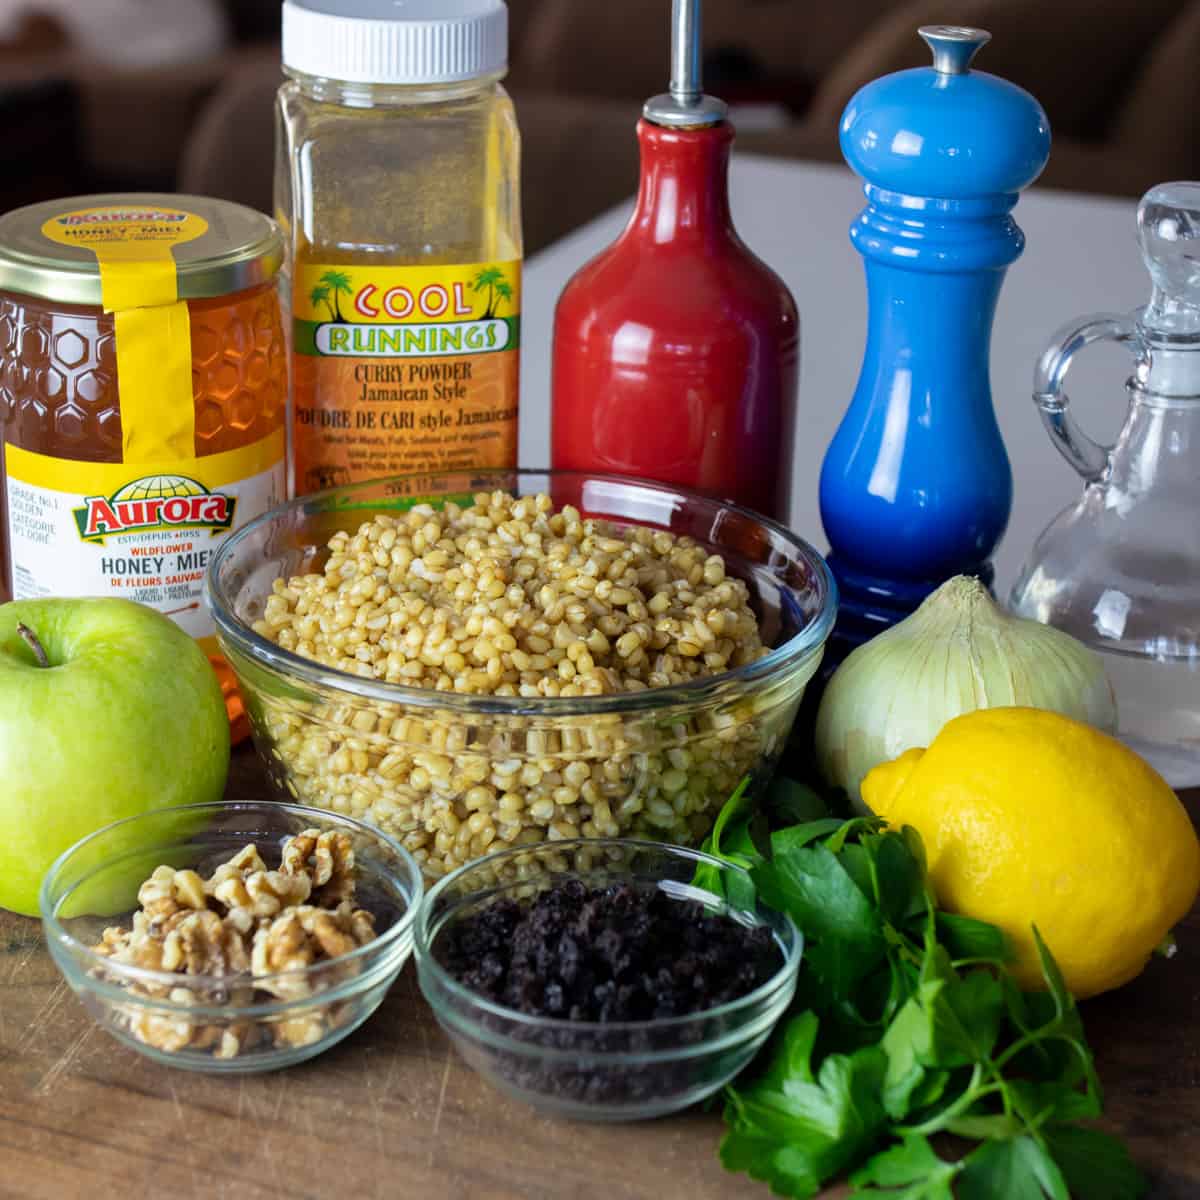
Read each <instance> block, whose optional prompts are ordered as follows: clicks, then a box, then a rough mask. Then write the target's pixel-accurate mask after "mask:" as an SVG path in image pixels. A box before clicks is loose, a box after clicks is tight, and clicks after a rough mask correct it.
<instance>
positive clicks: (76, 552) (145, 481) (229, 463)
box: [5, 430, 285, 638]
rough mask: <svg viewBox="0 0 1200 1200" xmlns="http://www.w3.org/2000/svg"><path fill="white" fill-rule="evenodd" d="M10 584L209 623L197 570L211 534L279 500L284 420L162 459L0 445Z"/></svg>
mask: <svg viewBox="0 0 1200 1200" xmlns="http://www.w3.org/2000/svg"><path fill="white" fill-rule="evenodd" d="M5 459H6V465H7V484H6V486H7V500H8V530H7V534H8V538H9V546H10V549H11V551H12V563H13V593H14V598H15V599H17V600H24V599H30V598H34V597H38V596H123V597H125V598H126V599H128V600H136V601H138V602H139V603H141V604H148V605H150V606H151V607H153V608H157V609H158V610H159V611H160V612H163V613H166V614H167V615H168V616H170V617H172V618H173V619H174V620H175V621H176V623H177V624H179V625H180V626H182V628H183V629H185V630H186V631H187V632H188V633H190V634H191V635H192V636H193V637H195V638H206V637H208V636H210V635H211V634H212V632H213V625H212V620H211V618H210V617H209V615H208V612H207V610H206V608H205V606H204V601H203V587H204V574H205V571H206V570H207V568H208V564H209V561H210V560H211V558H212V556H213V554H214V553H215V551H216V549H217V547H218V546H220V544H221V542H222V540H223V539H224V538H226V537H228V536H229V534H230V533H231V532H232V531H233V530H234V529H236V528H238V527H240V526H241V525H244V524H245V523H246V522H247V521H249V520H251V519H252V518H254V517H256V516H258V515H259V513H262V512H265V511H266V510H267V509H269V508H273V507H274V506H275V505H277V504H280V503H282V502H283V500H284V489H285V478H284V474H285V472H284V434H283V430H279V431H278V432H277V433H275V434H273V435H272V436H270V437H267V438H264V439H262V440H261V441H259V442H255V443H253V444H252V445H249V446H245V447H243V448H241V449H240V450H230V451H228V452H227V453H224V454H211V455H208V456H206V457H204V458H190V459H175V458H172V459H170V460H169V461H166V462H161V463H153V462H151V463H144V464H142V465H138V466H134V465H131V464H128V463H88V462H77V461H74V460H68V459H61V458H52V457H50V456H48V455H44V454H34V453H32V452H30V451H28V450H22V449H21V448H20V447H18V446H13V445H11V444H9V445H7V446H6V447H5Z"/></svg>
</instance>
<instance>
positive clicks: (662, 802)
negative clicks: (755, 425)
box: [207, 471, 837, 879]
mask: <svg viewBox="0 0 1200 1200" xmlns="http://www.w3.org/2000/svg"><path fill="white" fill-rule="evenodd" d="M207 595H208V600H209V604H210V607H211V609H212V614H213V618H214V621H215V623H216V627H217V638H218V641H219V642H220V645H221V649H222V652H223V653H224V655H225V657H226V658H227V659H228V661H229V663H230V664H231V665H232V667H233V669H234V671H235V672H236V674H237V678H238V683H239V686H240V688H241V693H242V695H243V696H244V697H245V699H246V705H247V710H248V712H249V716H250V720H251V723H252V726H253V731H254V739H255V743H256V745H257V746H258V749H259V751H260V753H261V754H262V756H263V759H264V761H265V762H266V764H267V767H268V770H269V772H270V774H271V777H272V779H273V781H274V783H275V785H276V787H277V788H278V790H279V792H280V794H281V796H282V797H283V798H284V799H286V800H291V801H295V802H297V803H300V804H307V805H311V806H313V807H315V808H322V809H326V810H328V811H330V812H335V813H341V814H344V815H347V816H352V817H356V818H358V819H360V820H363V821H367V822H369V823H370V824H372V825H375V826H377V827H378V828H380V829H382V830H383V831H384V832H386V833H388V834H390V835H391V836H392V837H394V838H395V839H396V841H398V842H399V843H400V844H401V845H402V846H403V847H404V848H405V849H406V850H408V851H409V852H410V853H411V854H412V855H413V857H414V858H415V859H416V860H417V861H418V862H419V863H420V864H421V869H422V871H423V872H424V873H425V876H426V878H427V879H438V878H441V877H443V876H445V875H447V874H448V873H450V872H451V871H454V870H457V869H458V868H459V867H460V866H462V865H463V864H464V863H467V862H471V861H473V860H474V859H477V858H480V857H482V856H483V855H485V854H490V853H493V852H495V851H498V850H502V849H507V848H510V847H519V846H530V845H537V844H540V843H542V842H555V841H562V840H573V839H575V838H579V837H589V838H612V837H637V838H643V839H648V840H654V841H666V842H672V843H676V844H684V845H688V844H691V845H697V844H699V843H700V841H701V840H702V839H703V838H704V837H705V835H706V834H707V833H708V832H709V830H710V828H711V827H712V823H713V821H714V819H715V818H716V815H717V813H718V812H719V811H720V808H721V806H722V805H723V804H724V803H725V801H726V800H727V799H728V798H729V796H730V794H731V793H732V792H733V790H734V789H735V788H736V787H737V786H738V785H739V783H740V782H741V781H742V779H743V778H745V777H746V776H749V777H750V791H751V795H757V794H758V792H759V791H760V789H761V788H763V787H764V786H765V785H766V783H767V781H768V780H769V779H770V776H771V772H772V771H773V769H774V767H775V764H776V762H777V761H778V758H779V756H780V753H781V751H782V750H783V747H784V744H785V742H786V740H787V737H788V732H789V730H790V729H791V726H792V722H793V720H794V718H795V716H796V711H797V708H798V706H799V704H800V701H801V699H802V697H803V695H804V690H805V687H806V685H807V684H808V682H809V680H810V679H812V677H813V676H814V674H815V673H816V671H817V669H818V667H819V665H820V662H821V656H822V652H823V648H824V643H825V640H826V638H827V637H828V636H829V633H830V629H831V627H832V625H833V618H834V614H835V612H836V609H837V593H836V587H835V585H834V582H833V578H832V576H831V574H830V572H829V568H828V567H827V566H826V564H825V562H824V560H823V559H822V558H821V556H820V555H819V554H818V553H817V552H816V551H815V550H814V549H813V548H812V547H811V546H809V545H808V544H807V543H806V542H804V541H802V540H801V539H800V538H798V537H796V536H795V535H794V534H792V533H790V532H789V531H788V530H786V529H784V528H783V527H782V526H779V525H776V524H774V523H773V522H771V521H769V520H767V519H766V518H765V517H760V516H758V515H757V514H755V513H752V512H749V511H747V510H745V509H741V508H737V507H736V506H734V505H731V504H726V503H723V502H721V501H718V500H713V499H711V498H708V497H704V496H700V495H697V494H695V493H691V492H686V491H683V490H681V489H678V488H674V487H671V486H668V485H663V484H656V483H647V482H643V481H639V480H631V479H621V478H618V477H616V476H601V475H588V474H584V473H579V472H568V471H548V472H547V471H481V472H472V473H470V474H465V473H464V474H458V475H454V474H446V475H433V476H424V477H419V478H418V477H406V476H400V477H396V478H393V479H386V480H379V481H375V482H373V483H366V484H358V485H354V486H351V487H346V488H340V489H336V490H334V491H329V492H323V493H319V494H317V495H314V496H305V497H303V498H301V499H298V500H294V501H292V502H291V503H289V504H285V505H282V506H281V507H279V508H277V509H274V510H273V511H272V512H270V513H267V514H265V515H264V516H262V517H260V518H258V519H257V520H256V521H252V522H250V523H249V524H248V525H246V526H245V527H244V528H242V529H240V530H239V531H238V532H237V533H236V534H235V535H234V536H233V537H231V538H229V539H228V540H227V541H226V542H225V543H224V544H223V545H222V546H221V548H220V549H219V551H218V552H217V553H216V554H215V555H214V556H213V559H212V562H211V564H210V567H209V575H208V585H207Z"/></svg>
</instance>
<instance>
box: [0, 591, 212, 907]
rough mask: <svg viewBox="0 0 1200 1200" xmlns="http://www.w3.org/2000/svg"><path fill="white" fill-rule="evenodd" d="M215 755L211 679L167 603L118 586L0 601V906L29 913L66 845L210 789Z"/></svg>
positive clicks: (195, 800)
mask: <svg viewBox="0 0 1200 1200" xmlns="http://www.w3.org/2000/svg"><path fill="white" fill-rule="evenodd" d="M228 769H229V721H228V718H227V716H226V713H225V703H224V700H223V698H222V696H221V687H220V684H219V683H218V681H217V677H216V675H215V673H214V672H213V669H212V666H211V665H210V663H209V661H208V659H207V658H206V657H205V655H204V652H203V651H202V650H201V649H200V647H199V646H198V645H197V644H196V643H195V642H194V641H193V640H192V639H191V638H190V637H188V635H187V634H186V633H184V632H183V630H181V629H180V628H179V627H178V626H176V625H175V624H173V623H172V622H171V621H170V620H169V619H168V618H167V617H164V616H162V614H160V613H157V612H155V611H154V610H153V609H150V608H146V607H144V606H143V605H140V604H135V603H133V602H132V601H130V600H109V599H94V600H87V599H84V600H67V599H45V600H19V601H15V602H14V603H11V604H4V605H0V779H2V780H3V788H2V789H0V907H3V908H10V909H12V910H13V911H14V912H19V913H25V914H26V915H29V916H35V915H36V914H37V895H38V887H39V886H40V884H41V881H42V877H43V875H44V874H45V873H46V869H47V868H48V867H49V866H50V864H51V863H52V862H53V861H54V860H55V859H56V858H57V857H58V856H59V854H61V853H62V852H63V851H64V850H65V849H67V847H69V846H70V845H72V844H73V843H74V842H76V841H78V840H79V839H80V838H82V837H86V836H87V835H88V834H90V833H94V832H95V831H96V830H97V829H99V828H101V827H102V826H104V825H107V824H108V823H109V822H110V821H116V820H120V819H121V818H122V817H131V816H134V815H136V814H138V813H142V812H146V811H148V810H150V809H155V808H163V807H167V806H175V805H180V804H199V803H202V802H204V801H211V800H219V799H220V798H221V795H222V792H223V791H224V787H225V776H226V773H227V772H228ZM144 877H145V876H144V875H143V876H142V878H144Z"/></svg>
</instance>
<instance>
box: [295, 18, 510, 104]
mask: <svg viewBox="0 0 1200 1200" xmlns="http://www.w3.org/2000/svg"><path fill="white" fill-rule="evenodd" d="M283 65H284V66H285V67H287V68H289V69H290V70H293V71H299V72H301V73H303V74H305V75H315V76H317V77H319V78H322V79H336V80H339V81H342V82H344V83H392V84H419V83H455V82H458V81H461V80H465V79H476V78H478V77H480V76H482V75H492V74H495V73H497V72H502V71H504V70H505V68H506V67H507V66H508V9H507V8H506V7H505V5H504V0H284V5H283Z"/></svg>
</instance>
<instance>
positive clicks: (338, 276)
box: [308, 271, 354, 322]
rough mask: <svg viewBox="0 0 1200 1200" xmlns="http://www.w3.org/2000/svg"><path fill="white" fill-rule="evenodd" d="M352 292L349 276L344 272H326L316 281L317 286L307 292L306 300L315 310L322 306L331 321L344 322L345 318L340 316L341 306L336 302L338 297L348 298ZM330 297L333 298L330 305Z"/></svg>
mask: <svg viewBox="0 0 1200 1200" xmlns="http://www.w3.org/2000/svg"><path fill="white" fill-rule="evenodd" d="M353 290H354V289H353V287H352V286H351V284H350V276H349V275H347V274H346V272H345V271H326V272H325V274H324V275H322V276H321V278H320V279H318V280H317V285H316V287H314V288H313V290H312V291H311V292H309V294H308V298H309V299H310V300H311V301H312V306H313V308H316V307H317V305H318V304H324V305H325V307H326V308H327V309H329V319H330V320H331V321H339V322H345V320H346V318H345V317H343V316H342V306H341V304H340V303H339V302H338V296H339V295H340V294H342V293H345V295H347V296H349V295H350V294H351V293H352V292H353ZM331 295H332V297H333V303H332V304H331V303H330V300H329V297H330V296H331Z"/></svg>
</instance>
